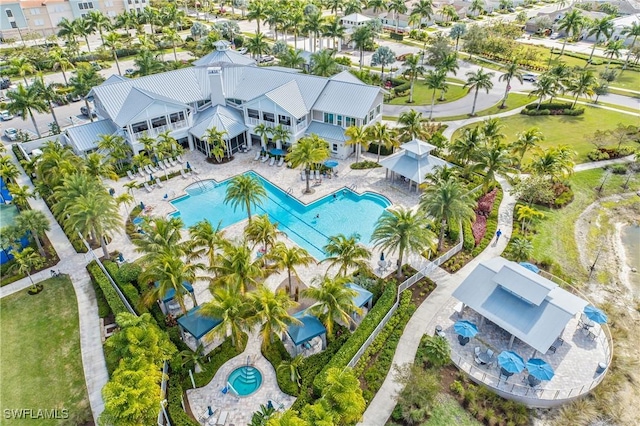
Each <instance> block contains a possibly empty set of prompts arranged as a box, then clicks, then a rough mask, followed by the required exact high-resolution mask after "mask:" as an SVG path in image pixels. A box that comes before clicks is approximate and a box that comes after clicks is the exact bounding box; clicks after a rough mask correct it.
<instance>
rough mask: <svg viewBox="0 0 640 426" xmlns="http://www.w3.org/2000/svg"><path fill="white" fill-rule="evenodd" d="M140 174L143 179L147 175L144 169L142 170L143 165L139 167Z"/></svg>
mask: <svg viewBox="0 0 640 426" xmlns="http://www.w3.org/2000/svg"><path fill="white" fill-rule="evenodd" d="M138 174H139V175H140V177H141V178H143V179H144V178H145V177H146V176H145V175H144V170H142V167H140V168H139V169H138Z"/></svg>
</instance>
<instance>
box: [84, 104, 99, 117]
mask: <svg viewBox="0 0 640 426" xmlns="http://www.w3.org/2000/svg"><path fill="white" fill-rule="evenodd" d="M89 111H91V116H92V117H96V112H95V110H94V109H93V108H91V109H87V107H86V106H82V107H80V113H82V115H84V116H85V117H89Z"/></svg>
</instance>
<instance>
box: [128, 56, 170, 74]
mask: <svg viewBox="0 0 640 426" xmlns="http://www.w3.org/2000/svg"><path fill="white" fill-rule="evenodd" d="M133 63H134V65H135V66H136V67H138V74H139V75H141V76H145V75H151V74H156V73H159V72H160V71H162V70H164V65H163V63H162V62H161V61H159V60H158V58H157V57H156V55H155V54H154V53H153V52H151V51H150V50H148V49H142V50H141V51H140V53H138V55H136V58H135V59H134V60H133Z"/></svg>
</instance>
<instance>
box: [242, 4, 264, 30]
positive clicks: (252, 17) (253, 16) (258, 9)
mask: <svg viewBox="0 0 640 426" xmlns="http://www.w3.org/2000/svg"><path fill="white" fill-rule="evenodd" d="M247 12H248V13H247V15H246V18H247V19H248V20H249V22H251V21H256V24H257V25H258V31H257V32H258V33H260V21H265V20H266V19H267V17H268V15H267V3H266V2H265V1H263V0H253V1H251V2H249V7H248V8H247Z"/></svg>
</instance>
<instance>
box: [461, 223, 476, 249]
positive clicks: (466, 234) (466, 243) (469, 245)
mask: <svg viewBox="0 0 640 426" xmlns="http://www.w3.org/2000/svg"><path fill="white" fill-rule="evenodd" d="M462 236H463V238H464V240H463V243H462V248H464V249H465V250H473V248H474V247H475V246H476V241H475V239H474V238H473V231H472V230H471V222H469V221H465V222H464V223H463V224H462Z"/></svg>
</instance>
